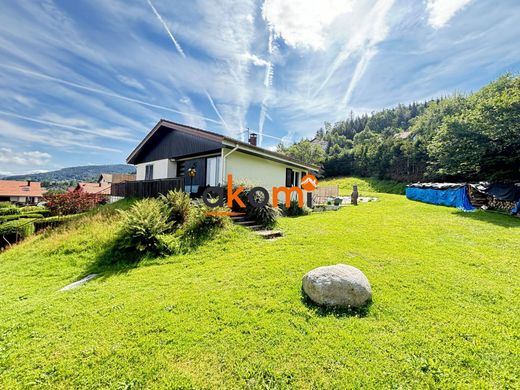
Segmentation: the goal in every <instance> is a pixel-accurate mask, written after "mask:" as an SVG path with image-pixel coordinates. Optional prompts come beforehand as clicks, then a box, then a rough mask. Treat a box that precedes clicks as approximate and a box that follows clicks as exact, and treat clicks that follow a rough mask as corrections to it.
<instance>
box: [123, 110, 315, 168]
mask: <svg viewBox="0 0 520 390" xmlns="http://www.w3.org/2000/svg"><path fill="white" fill-rule="evenodd" d="M161 127H167V128H170V129H173V130H178V131H182V132H185V133H188V134H192V135H196V136H199V137H202V138H206V139H208V140H212V141H217V142H220V143H222V144H225V142H226V141H227V143H232V144H234V145H237V146H238V147H239V149H240V148H242V149H247V150H249V151H250V152H252V153H255V152H256V153H258V154H260V155H262V154H266V155H268V156H271V157H274V158H275V159H280V160H285V161H287V162H289V163H293V164H296V165H299V166H302V167H305V168H309V169H311V170H315V171H317V170H319V167H317V166H315V165H312V164H307V163H304V162H302V161H299V160H297V159H294V158H292V157H288V156H286V155H284V154H281V153H277V152H273V151H271V150H268V149H264V148H261V147H259V146H254V145H251V144H249V143H246V142H243V141H239V140H237V139H234V138H231V137H227V136H224V135H222V134H218V133H214V132H211V131H208V130H203V129H199V128H197V127H192V126H188V125H183V124H181V123H177V122H172V121H170V120H167V119H161V120H159V122H157V124H156V125H155V126H154V127H153V129H152V130H151V131H150V132H149V133H148V134H147V135H146V137H145V138H144V139H143V140H142V141H141V142H140V143H139V145H137V147H136V148H135V149H134V150H133V151H132V153H130V155H129V156H128V157H127V159H126V161H127V163H129V164H131V163H132V162H131V161H133V160H134V159H135V157H136V156H137V155H138V153H139V151H140V150H141V148H142V147H143V146H144V145H145V144H146V143H147V142H148V141H149V140H150V138H151V137H152V136H153V135H154V134H155V133H156V132H157V130H159V129H160V128H161Z"/></svg>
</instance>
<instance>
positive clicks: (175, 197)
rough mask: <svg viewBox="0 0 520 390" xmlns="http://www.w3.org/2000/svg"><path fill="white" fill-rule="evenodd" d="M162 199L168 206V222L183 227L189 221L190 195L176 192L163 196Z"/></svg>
mask: <svg viewBox="0 0 520 390" xmlns="http://www.w3.org/2000/svg"><path fill="white" fill-rule="evenodd" d="M160 199H161V201H162V202H163V203H164V204H165V206H166V210H167V213H168V222H171V223H173V224H175V225H176V226H181V225H183V224H184V223H185V222H186V221H187V220H188V218H189V216H190V210H191V207H190V206H191V200H190V194H188V193H186V192H182V191H178V190H175V191H169V192H168V193H167V194H166V195H161V197H160Z"/></svg>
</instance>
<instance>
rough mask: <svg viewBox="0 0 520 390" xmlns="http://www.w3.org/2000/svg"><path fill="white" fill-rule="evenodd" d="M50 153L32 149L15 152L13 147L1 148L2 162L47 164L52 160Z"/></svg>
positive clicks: (0, 156) (0, 157) (0, 161)
mask: <svg viewBox="0 0 520 390" xmlns="http://www.w3.org/2000/svg"><path fill="white" fill-rule="evenodd" d="M51 158H52V156H51V155H50V154H49V153H44V152H39V151H31V152H14V151H13V150H12V149H11V148H0V163H6V164H13V165H38V166H41V165H45V164H47V163H48V162H49V161H50V160H51Z"/></svg>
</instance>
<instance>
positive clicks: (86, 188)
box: [73, 183, 111, 195]
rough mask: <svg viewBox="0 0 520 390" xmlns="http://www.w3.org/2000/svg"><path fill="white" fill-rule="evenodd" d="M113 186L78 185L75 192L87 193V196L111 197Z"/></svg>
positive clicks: (100, 184) (97, 184) (99, 184)
mask: <svg viewBox="0 0 520 390" xmlns="http://www.w3.org/2000/svg"><path fill="white" fill-rule="evenodd" d="M110 188H111V184H103V183H78V184H77V185H76V187H75V188H74V190H73V192H85V193H87V194H100V195H110Z"/></svg>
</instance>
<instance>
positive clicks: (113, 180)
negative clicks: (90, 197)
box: [72, 173, 135, 195]
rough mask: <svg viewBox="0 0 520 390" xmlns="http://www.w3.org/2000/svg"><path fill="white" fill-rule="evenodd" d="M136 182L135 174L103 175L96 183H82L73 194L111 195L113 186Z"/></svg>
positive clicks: (74, 189)
mask: <svg viewBox="0 0 520 390" xmlns="http://www.w3.org/2000/svg"><path fill="white" fill-rule="evenodd" d="M126 181H135V174H134V175H132V174H126V173H102V174H101V175H100V176H99V178H98V181H97V182H96V183H84V182H80V183H78V184H77V185H76V187H73V189H72V191H73V192H85V193H87V194H102V195H110V193H111V187H112V184H117V183H123V182H126Z"/></svg>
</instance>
